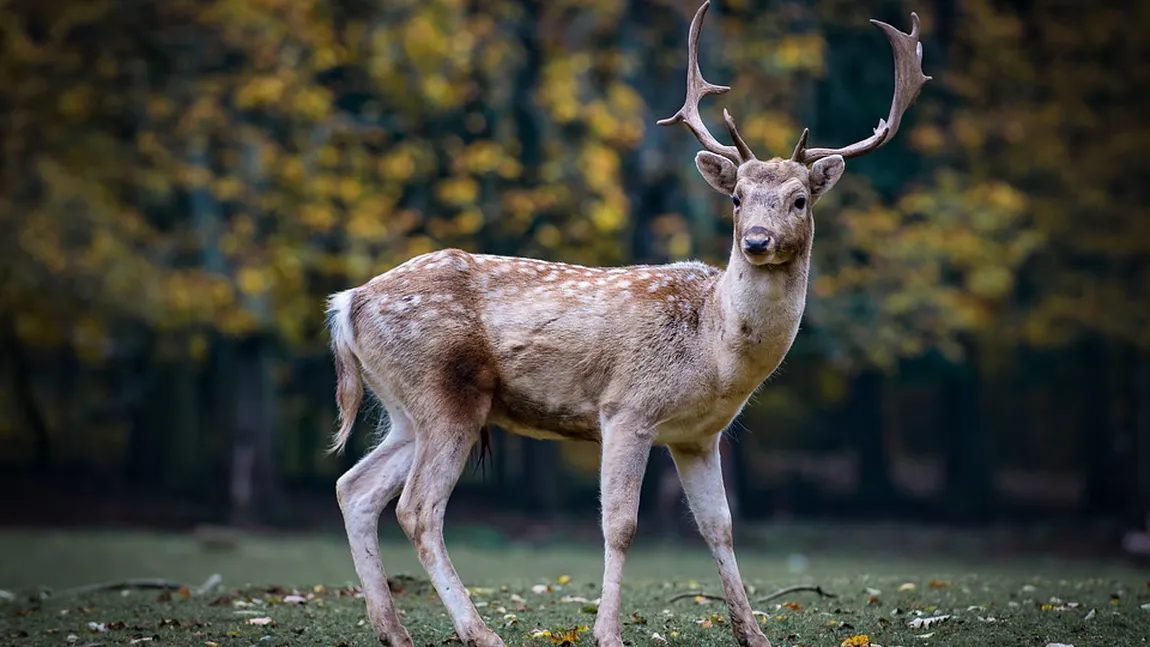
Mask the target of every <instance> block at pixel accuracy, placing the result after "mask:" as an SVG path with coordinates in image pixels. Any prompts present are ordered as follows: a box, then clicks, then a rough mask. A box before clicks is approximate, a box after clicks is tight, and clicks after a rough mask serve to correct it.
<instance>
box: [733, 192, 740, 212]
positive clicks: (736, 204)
mask: <svg viewBox="0 0 1150 647" xmlns="http://www.w3.org/2000/svg"><path fill="white" fill-rule="evenodd" d="M731 202H734V203H735V208H736V209H738V208H739V205H740V204H741V202H740V201H739V196H737V195H733V196H731Z"/></svg>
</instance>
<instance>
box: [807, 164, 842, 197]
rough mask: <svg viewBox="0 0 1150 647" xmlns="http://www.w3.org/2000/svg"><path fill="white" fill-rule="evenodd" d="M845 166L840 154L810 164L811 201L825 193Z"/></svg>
mask: <svg viewBox="0 0 1150 647" xmlns="http://www.w3.org/2000/svg"><path fill="white" fill-rule="evenodd" d="M846 168H847V164H846V162H844V161H843V156H842V155H831V156H830V157H824V158H822V159H821V160H819V161H817V162H815V163H814V164H813V165H811V174H810V176H809V177H810V182H811V198H812V200H811V203H812V204H814V201H815V200H818V199H819V198H821V197H823V196H824V195H826V193H827V191H830V190H831V187H833V186H834V185H835V182H838V181H839V178H841V177H842V176H843V171H845V170H846Z"/></svg>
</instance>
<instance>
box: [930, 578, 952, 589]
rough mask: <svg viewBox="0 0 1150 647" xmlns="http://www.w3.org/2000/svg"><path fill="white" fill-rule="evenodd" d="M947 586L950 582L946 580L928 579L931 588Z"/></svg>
mask: <svg viewBox="0 0 1150 647" xmlns="http://www.w3.org/2000/svg"><path fill="white" fill-rule="evenodd" d="M948 586H950V582H947V581H944V580H931V581H930V588H932V589H945V588H946V587H948Z"/></svg>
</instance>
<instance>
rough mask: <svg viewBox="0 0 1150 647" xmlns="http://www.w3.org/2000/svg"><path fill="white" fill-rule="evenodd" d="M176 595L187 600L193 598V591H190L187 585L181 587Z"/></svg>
mask: <svg viewBox="0 0 1150 647" xmlns="http://www.w3.org/2000/svg"><path fill="white" fill-rule="evenodd" d="M176 595H178V596H180V597H181V598H184V599H185V600H186V599H188V598H190V597H192V590H191V589H189V588H188V587H187V585H181V586H180V588H178V589H176Z"/></svg>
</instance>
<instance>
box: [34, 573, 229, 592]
mask: <svg viewBox="0 0 1150 647" xmlns="http://www.w3.org/2000/svg"><path fill="white" fill-rule="evenodd" d="M221 582H223V578H222V577H220V574H219V573H212V576H211V577H209V578H208V579H207V581H205V582H204V583H203V584H201V585H199V586H196V587H191V586H189V587H188V589H189V590H190V591H192V593H193V594H195V595H203V594H204V593H207V592H208V591H210V590H212V589H214V588H216V587H217V586H219V585H220V583H221ZM184 586H186V585H185V584H183V583H181V582H176V581H173V580H166V579H163V578H155V577H145V578H136V579H128V580H116V581H113V582H99V583H97V584H87V585H85V586H77V587H73V588H70V589H64V590H63V591H60V592H59V593H57V595H82V594H85V593H98V592H100V591H117V590H121V589H164V590H167V591H175V590H178V589H180V588H182V587H184Z"/></svg>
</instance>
